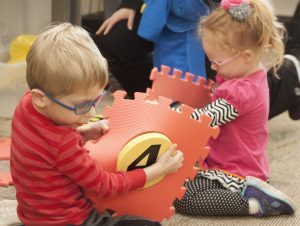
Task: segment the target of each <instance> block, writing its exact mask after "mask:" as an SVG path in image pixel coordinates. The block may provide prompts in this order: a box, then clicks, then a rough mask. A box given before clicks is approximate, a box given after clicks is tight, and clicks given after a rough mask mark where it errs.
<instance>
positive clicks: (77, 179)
mask: <svg viewBox="0 0 300 226" xmlns="http://www.w3.org/2000/svg"><path fill="white" fill-rule="evenodd" d="M56 167H57V169H58V170H59V171H60V172H61V173H62V174H64V175H65V176H67V177H69V178H71V179H72V180H73V181H74V183H76V184H77V185H78V186H80V187H82V188H83V189H84V190H89V191H93V192H96V193H97V194H98V195H99V196H100V197H110V196H112V195H117V194H123V193H126V192H128V191H130V190H133V189H136V188H140V187H143V186H144V184H145V183H146V174H145V171H144V170H143V169H137V170H133V171H130V172H117V173H109V172H107V171H104V170H103V168H102V166H100V165H99V164H97V163H96V162H95V160H94V159H92V158H91V157H90V155H88V153H87V150H86V149H85V148H84V147H83V143H82V139H81V137H80V135H79V134H78V133H76V132H74V133H73V134H71V135H70V134H68V136H65V137H64V139H62V143H61V146H60V152H59V153H58V155H57V161H56Z"/></svg>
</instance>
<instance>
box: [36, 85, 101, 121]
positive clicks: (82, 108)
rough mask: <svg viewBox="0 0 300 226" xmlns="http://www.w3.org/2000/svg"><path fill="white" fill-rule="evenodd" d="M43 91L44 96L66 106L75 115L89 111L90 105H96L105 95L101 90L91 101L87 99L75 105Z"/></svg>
mask: <svg viewBox="0 0 300 226" xmlns="http://www.w3.org/2000/svg"><path fill="white" fill-rule="evenodd" d="M42 92H43V91H42ZM43 93H44V94H45V96H47V97H48V98H49V99H50V100H52V101H53V102H55V103H57V104H59V105H60V106H62V107H64V108H66V109H68V110H71V111H74V112H75V114H76V115H82V114H85V113H87V112H89V111H90V110H91V108H92V107H95V106H97V105H98V104H99V103H100V102H101V101H102V100H103V97H104V95H105V91H104V90H103V91H102V92H101V94H100V95H99V96H98V97H97V98H96V99H95V100H93V101H87V102H83V103H81V104H77V105H75V106H69V105H67V104H64V103H62V102H61V101H59V100H58V99H56V98H54V97H52V96H51V95H49V94H48V93H46V92H43Z"/></svg>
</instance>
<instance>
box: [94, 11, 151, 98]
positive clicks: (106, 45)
mask: <svg viewBox="0 0 300 226" xmlns="http://www.w3.org/2000/svg"><path fill="white" fill-rule="evenodd" d="M140 18H141V15H140V14H137V15H136V17H135V21H134V26H133V30H132V31H130V30H128V28H127V20H124V21H121V22H119V23H118V24H116V25H115V26H114V27H113V29H112V30H111V31H110V32H109V33H108V34H107V35H99V36H94V41H95V43H96V45H97V46H98V48H99V50H100V52H101V53H102V55H103V56H104V57H105V58H106V59H107V61H108V66H109V70H110V72H111V73H112V75H113V76H114V77H115V78H116V79H117V80H118V81H119V82H120V83H121V85H122V86H123V88H124V89H125V90H126V91H127V93H128V95H129V96H130V97H132V96H133V93H134V92H136V91H140V92H145V91H146V88H147V87H151V84H152V81H151V80H150V79H149V76H150V72H151V70H152V67H153V63H152V56H151V53H152V50H153V44H152V43H151V42H149V41H147V40H145V39H143V38H141V37H139V36H138V35H137V28H138V25H139V21H140Z"/></svg>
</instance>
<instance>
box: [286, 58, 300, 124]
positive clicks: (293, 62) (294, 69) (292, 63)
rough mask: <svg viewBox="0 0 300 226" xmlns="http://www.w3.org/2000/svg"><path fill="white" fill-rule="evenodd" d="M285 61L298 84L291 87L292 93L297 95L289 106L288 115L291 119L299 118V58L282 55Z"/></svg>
mask: <svg viewBox="0 0 300 226" xmlns="http://www.w3.org/2000/svg"><path fill="white" fill-rule="evenodd" d="M284 59H285V63H286V64H287V65H288V66H289V67H290V71H291V73H293V74H295V76H296V77H297V81H298V84H297V85H296V86H294V87H293V89H294V94H295V96H296V97H297V98H296V102H295V104H293V106H292V107H290V108H289V110H288V112H289V116H290V118H291V119H293V120H298V119H300V64H299V60H298V59H297V58H296V57H295V56H293V55H289V54H286V55H284Z"/></svg>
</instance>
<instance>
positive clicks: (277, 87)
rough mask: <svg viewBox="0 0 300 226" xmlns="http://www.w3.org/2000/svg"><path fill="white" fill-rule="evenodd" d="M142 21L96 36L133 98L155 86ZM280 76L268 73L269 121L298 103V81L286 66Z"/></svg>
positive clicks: (209, 75) (211, 74) (211, 75)
mask: <svg viewBox="0 0 300 226" xmlns="http://www.w3.org/2000/svg"><path fill="white" fill-rule="evenodd" d="M298 8H299V7H298ZM140 18H141V15H140V14H138V13H137V15H136V18H135V23H134V27H133V30H132V31H129V30H128V29H127V20H124V21H121V22H119V23H118V24H116V25H115V26H114V27H113V29H112V30H111V31H110V32H109V33H108V34H107V35H100V36H95V37H94V40H95V43H96V45H97V46H98V48H99V50H100V52H101V53H102V54H103V56H104V57H105V58H106V59H107V60H108V65H109V70H110V72H111V73H112V75H113V76H114V77H115V78H116V79H117V80H118V81H119V82H120V83H121V85H122V86H123V88H124V89H125V91H126V92H127V94H128V96H129V97H131V98H132V97H133V94H134V92H146V89H147V87H151V85H152V81H151V80H150V79H149V75H150V72H151V70H152V67H153V63H152V55H151V53H152V51H153V44H152V43H151V42H149V41H147V40H145V39H143V38H141V37H139V36H138V35H137V28H138V25H139V21H140ZM206 62H207V63H206V70H207V78H210V79H214V74H215V72H213V71H212V70H211V69H210V63H209V62H208V61H206ZM279 75H281V79H280V80H278V79H277V78H276V77H274V76H273V74H272V73H271V72H269V73H268V83H269V88H270V114H269V119H271V118H272V117H274V116H276V115H278V114H280V113H282V112H284V111H286V110H288V109H290V107H291V106H293V104H295V100H296V96H295V94H294V93H293V92H294V91H293V87H294V86H295V84H296V85H298V86H299V82H298V81H296V80H295V75H294V74H289V70H287V69H286V66H285V65H283V67H282V69H281V70H280V71H279ZM183 95H184V94H183Z"/></svg>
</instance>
